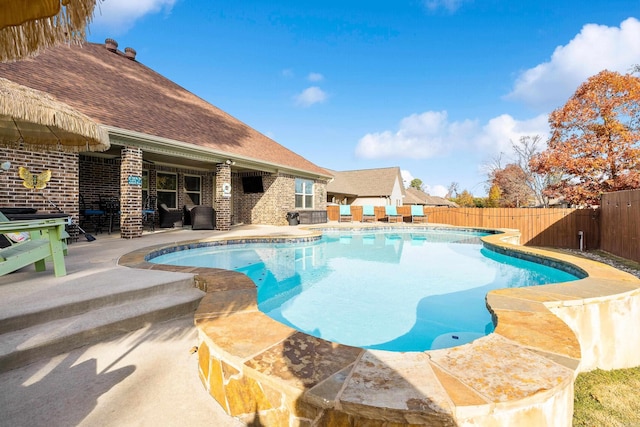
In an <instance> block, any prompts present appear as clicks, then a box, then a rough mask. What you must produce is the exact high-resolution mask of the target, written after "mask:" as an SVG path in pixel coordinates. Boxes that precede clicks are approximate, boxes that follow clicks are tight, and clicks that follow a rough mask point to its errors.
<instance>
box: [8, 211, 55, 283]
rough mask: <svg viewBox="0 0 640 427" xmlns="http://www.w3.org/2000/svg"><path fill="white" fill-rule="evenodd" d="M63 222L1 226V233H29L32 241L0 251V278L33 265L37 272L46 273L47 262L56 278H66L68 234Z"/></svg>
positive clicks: (15, 222) (49, 220)
mask: <svg viewBox="0 0 640 427" xmlns="http://www.w3.org/2000/svg"><path fill="white" fill-rule="evenodd" d="M65 224H66V220H65V219H64V218H55V219H42V220H24V221H8V222H0V233H1V234H6V233H21V232H25V231H26V232H28V233H29V235H30V239H29V240H26V241H24V242H20V243H14V244H12V245H11V246H9V247H6V248H2V249H0V276H4V275H5V274H8V273H11V272H13V271H16V270H18V269H20V268H22V267H26V266H27V265H29V264H34V266H35V269H36V271H45V270H46V264H45V260H47V259H50V260H51V261H53V271H54V274H55V275H56V277H60V276H64V275H66V274H67V268H66V266H65V263H64V251H65V244H64V242H63V239H64V238H65V235H66V232H65V229H64V226H65Z"/></svg>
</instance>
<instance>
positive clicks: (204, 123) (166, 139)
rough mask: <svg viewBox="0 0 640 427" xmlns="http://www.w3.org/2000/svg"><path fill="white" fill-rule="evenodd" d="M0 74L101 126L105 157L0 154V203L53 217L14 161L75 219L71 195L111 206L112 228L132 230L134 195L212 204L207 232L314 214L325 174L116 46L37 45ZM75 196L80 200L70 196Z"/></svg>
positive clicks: (172, 203)
mask: <svg viewBox="0 0 640 427" xmlns="http://www.w3.org/2000/svg"><path fill="white" fill-rule="evenodd" d="M0 77H4V78H6V79H8V80H12V81H14V82H16V83H19V84H22V85H24V86H28V87H31V88H34V89H38V90H41V91H43V92H47V93H49V94H51V95H52V96H54V97H55V98H56V99H57V100H59V101H61V102H64V103H67V104H69V105H70V106H71V107H73V108H76V109H77V110H79V111H80V112H82V113H84V114H86V115H88V116H89V117H91V118H92V119H94V120H95V121H96V122H98V123H100V124H101V125H102V126H103V127H104V128H105V129H106V130H107V131H108V133H109V139H110V142H111V148H110V149H109V150H107V151H105V152H99V153H96V152H86V153H79V154H75V153H64V152H45V153H39V152H32V151H28V150H25V149H22V148H21V147H12V148H2V147H0V161H7V160H8V161H10V162H11V163H12V164H13V165H15V167H12V168H11V169H10V170H9V171H7V172H4V173H1V174H0V207H34V208H37V209H38V210H39V211H40V212H54V210H53V209H52V207H51V204H49V203H48V202H47V201H46V200H45V198H43V197H42V195H41V194H40V193H38V192H33V191H30V190H26V189H25V188H24V187H23V186H22V181H21V179H20V178H19V177H18V174H17V166H23V165H24V166H27V167H28V168H29V169H30V170H31V171H32V172H34V173H37V172H40V171H41V170H44V169H50V170H51V171H52V179H51V181H50V182H49V185H48V186H47V188H45V189H44V190H43V192H44V195H45V196H46V197H47V198H48V199H50V200H51V201H52V202H53V203H55V204H56V205H58V206H59V207H60V208H61V209H62V210H64V211H65V213H68V214H70V215H72V216H73V217H74V218H75V219H79V212H80V200H81V199H82V200H84V202H85V203H86V204H87V205H91V206H93V205H96V204H97V203H98V202H99V200H101V199H112V200H117V201H118V202H119V212H120V215H119V225H120V233H121V236H122V237H124V238H132V237H139V236H141V235H142V227H143V224H142V207H143V204H144V202H145V200H149V199H150V200H157V202H158V203H160V202H163V203H165V204H166V205H167V206H168V207H170V208H177V209H181V208H182V207H183V206H184V205H205V206H212V207H213V208H214V209H215V211H216V224H215V227H216V229H219V230H227V229H229V227H230V226H231V225H232V224H237V223H244V224H270V225H286V224H287V221H286V215H287V212H289V211H292V210H311V209H313V210H324V209H325V208H326V200H327V196H326V185H327V182H328V181H329V180H330V179H331V174H330V173H329V172H328V171H326V170H324V169H322V168H320V167H318V166H316V165H315V164H313V163H312V162H310V161H309V160H307V159H305V158H303V157H302V156H300V155H298V154H296V153H294V152H292V151H291V150H289V149H287V148H285V147H283V146H282V145H280V144H278V143H277V142H275V141H273V140H272V139H270V138H268V137H266V136H265V135H263V134H261V133H259V132H258V131H256V130H255V129H252V128H251V127H249V126H247V125H246V124H244V123H242V122H241V121H239V120H238V119H236V118H234V117H232V116H230V115H229V114H227V113H225V112H224V111H222V110H220V109H219V108H217V107H215V106H213V105H211V104H209V103H208V102H206V101H204V100H203V99H201V98H199V97H198V96H196V95H195V94H193V93H191V92H189V91H187V90H186V89H184V88H182V87H180V86H178V85H177V84H175V83H174V82H172V81H170V80H168V79H167V78H165V77H163V76H161V75H159V74H158V73H156V72H155V71H153V70H152V69H150V68H148V67H146V66H144V65H143V64H142V63H140V62H139V61H138V60H137V59H136V52H135V50H133V49H131V48H126V49H125V50H124V52H122V51H120V50H118V49H117V43H116V42H115V41H114V40H112V39H107V40H106V41H105V44H95V43H85V44H83V45H80V46H59V47H55V48H51V49H47V50H46V51H44V52H42V53H41V54H40V55H38V56H36V57H35V58H30V59H25V60H21V61H17V62H13V63H0ZM80 196H82V197H80Z"/></svg>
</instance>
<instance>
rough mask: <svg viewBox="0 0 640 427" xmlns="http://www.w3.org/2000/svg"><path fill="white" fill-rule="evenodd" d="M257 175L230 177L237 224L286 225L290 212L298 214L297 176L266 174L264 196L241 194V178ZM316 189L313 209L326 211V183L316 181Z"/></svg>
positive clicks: (235, 175) (263, 182)
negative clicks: (296, 205) (296, 203)
mask: <svg viewBox="0 0 640 427" xmlns="http://www.w3.org/2000/svg"><path fill="white" fill-rule="evenodd" d="M257 175H260V173H242V174H238V173H234V174H233V175H232V177H231V180H232V188H233V189H234V192H233V194H234V198H233V219H234V223H244V224H266V225H287V224H288V221H287V212H290V211H294V210H296V207H295V181H296V176H293V175H287V174H267V173H263V174H261V175H262V185H263V187H264V193H251V194H245V193H244V192H243V191H242V177H243V176H257ZM313 187H314V201H313V206H314V209H317V210H323V209H326V207H327V200H326V181H320V180H316V181H315V182H314V186H313Z"/></svg>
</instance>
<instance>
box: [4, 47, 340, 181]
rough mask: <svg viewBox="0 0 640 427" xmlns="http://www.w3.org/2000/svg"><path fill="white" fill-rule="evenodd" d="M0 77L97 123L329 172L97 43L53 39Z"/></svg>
mask: <svg viewBox="0 0 640 427" xmlns="http://www.w3.org/2000/svg"><path fill="white" fill-rule="evenodd" d="M172 59H173V58H168V60H172ZM0 76H1V77H4V78H7V79H9V80H13V81H14V82H17V83H20V84H22V85H25V86H29V87H31V88H35V89H38V90H41V91H44V92H48V93H50V94H51V95H53V96H54V97H56V98H57V99H58V100H59V101H62V102H65V103H67V104H69V105H71V106H72V107H74V108H76V109H78V110H80V111H81V112H83V113H85V114H86V115H88V116H89V117H91V118H93V119H94V120H96V121H97V122H99V123H101V124H103V125H108V126H113V127H117V128H121V129H125V130H129V131H135V132H140V133H144V134H148V135H152V136H155V137H161V138H167V139H170V140H176V141H181V142H186V143H190V144H195V145H197V146H200V147H205V148H207V149H211V150H215V151H217V152H224V153H229V155H233V154H235V155H237V156H242V157H243V158H248V159H255V160H257V161H259V162H265V163H269V164H275V165H282V166H285V167H289V168H292V169H295V170H301V171H306V172H310V173H313V174H318V175H320V176H329V175H330V174H329V173H328V172H327V171H326V170H324V169H323V168H320V167H319V166H317V165H315V164H313V163H312V162H310V161H309V160H307V159H305V158H303V157H302V156H300V155H298V154H296V153H294V152H293V151H291V150H289V149H287V148H285V147H283V146H282V145H280V144H278V143H277V142H275V141H273V140H272V139H270V138H268V137H267V136H265V135H263V134H261V133H260V132H258V131H256V130H255V129H253V128H251V127H249V126H248V125H246V124H244V123H242V122H241V121H239V120H238V119H236V118H234V117H232V116H230V115H229V114H227V113H225V112H224V111H222V110H220V109H219V108H217V107H215V106H213V105H211V104H209V103H208V102H207V101H205V100H203V99H201V98H199V97H198V96H196V95H194V94H193V93H191V92H189V91H187V90H186V89H184V88H182V87H181V86H179V85H177V84H176V83H174V82H172V81H171V80H169V79H167V78H165V77H163V76H161V75H160V74H158V73H156V72H155V71H153V70H152V69H150V68H148V67H146V66H145V65H143V64H141V63H140V62H138V61H137V60H131V59H128V58H126V57H125V56H124V54H123V53H122V52H120V51H117V52H112V51H110V50H108V49H106V47H105V46H104V45H102V44H95V43H86V44H84V45H81V46H58V47H55V48H51V49H47V50H45V51H43V52H42V53H41V54H40V55H38V56H37V57H35V58H30V59H25V60H21V61H17V62H12V63H0Z"/></svg>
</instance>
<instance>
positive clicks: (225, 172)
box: [213, 163, 233, 231]
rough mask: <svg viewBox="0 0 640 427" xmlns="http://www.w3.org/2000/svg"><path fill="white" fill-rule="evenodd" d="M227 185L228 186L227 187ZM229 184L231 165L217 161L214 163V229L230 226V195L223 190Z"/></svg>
mask: <svg viewBox="0 0 640 427" xmlns="http://www.w3.org/2000/svg"><path fill="white" fill-rule="evenodd" d="M227 186H228V187H227ZM230 186H231V165H227V164H226V163H218V164H217V165H216V194H215V200H214V202H213V208H214V209H215V210H216V230H221V231H227V230H229V229H230V228H231V195H232V194H233V188H231V191H230V192H226V191H224V190H225V189H228V188H229V187H230Z"/></svg>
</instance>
